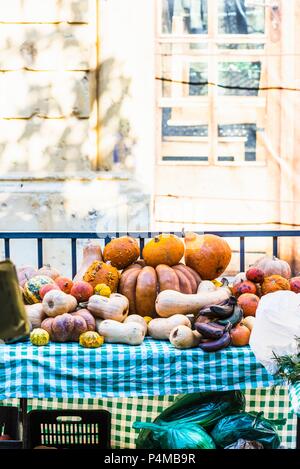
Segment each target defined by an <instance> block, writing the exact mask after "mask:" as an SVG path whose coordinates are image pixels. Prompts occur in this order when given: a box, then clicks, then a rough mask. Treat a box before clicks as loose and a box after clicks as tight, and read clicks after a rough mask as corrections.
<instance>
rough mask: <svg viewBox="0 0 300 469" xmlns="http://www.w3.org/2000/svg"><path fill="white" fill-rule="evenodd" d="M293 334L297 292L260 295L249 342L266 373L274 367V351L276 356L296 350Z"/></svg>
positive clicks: (298, 318)
mask: <svg viewBox="0 0 300 469" xmlns="http://www.w3.org/2000/svg"><path fill="white" fill-rule="evenodd" d="M296 337H300V294H299V293H294V292H292V291H277V292H274V293H269V294H268V295H265V296H263V297H262V298H261V299H260V301H259V305H258V308H257V310H256V320H255V323H254V327H253V329H252V332H251V336H250V341H249V345H250V347H251V349H252V351H253V353H254V355H255V357H256V359H257V360H258V361H259V362H260V363H261V364H262V365H263V366H264V367H265V368H266V369H267V371H268V372H269V373H270V374H275V373H276V372H277V371H278V365H277V363H276V361H275V360H274V353H275V354H276V355H277V356H278V357H281V356H283V355H296V354H297V353H298V351H299V350H298V343H297V340H296Z"/></svg>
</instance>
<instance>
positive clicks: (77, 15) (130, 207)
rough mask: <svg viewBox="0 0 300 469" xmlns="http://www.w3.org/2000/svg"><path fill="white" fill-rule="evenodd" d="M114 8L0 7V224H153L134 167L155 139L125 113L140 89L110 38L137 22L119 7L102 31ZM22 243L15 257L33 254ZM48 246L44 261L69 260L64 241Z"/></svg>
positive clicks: (86, 3)
mask: <svg viewBox="0 0 300 469" xmlns="http://www.w3.org/2000/svg"><path fill="white" fill-rule="evenodd" d="M118 2H119V5H122V4H123V3H124V2H123V1H122V2H120V0H118ZM125 3H126V2H125ZM127 3H128V2H127ZM130 3H132V2H131V0H130ZM140 3H141V2H136V1H135V4H136V5H135V6H136V7H137V8H140V10H141V11H142V7H141V6H139V5H140ZM142 3H144V4H146V3H145V2H142ZM148 4H149V3H148ZM115 7H116V5H115V4H114V5H113V4H112V2H106V1H100V0H43V1H41V0H9V1H8V2H5V7H3V8H1V9H0V230H1V231H107V230H108V231H120V230H124V231H126V230H131V231H134V230H147V229H148V228H149V223H150V221H149V220H150V195H149V194H150V189H149V185H148V186H147V184H146V183H145V181H143V178H141V177H140V176H139V174H141V173H143V170H142V169H143V166H145V168H146V167H147V165H149V161H150V158H149V152H151V151H152V148H151V145H149V144H148V143H147V141H145V139H144V138H143V135H140V133H141V132H143V131H144V132H145V129H144V128H143V127H141V126H140V127H139V128H137V127H136V122H138V125H140V122H139V120H140V119H136V116H135V117H133V119H132V116H131V108H132V107H134V108H135V109H137V108H138V109H140V107H141V106H140V104H141V99H144V96H143V95H141V93H140V90H139V89H138V90H137V93H136V91H135V87H134V84H133V83H132V76H131V73H132V68H131V69H130V67H129V69H128V67H127V66H126V61H127V64H128V63H131V61H132V56H134V57H135V55H136V52H135V51H133V54H132V53H131V52H129V51H128V50H127V51H123V52H124V53H123V56H122V57H120V56H118V48H119V46H120V44H119V43H117V42H115V43H114V46H113V47H112V41H111V38H112V37H116V36H118V34H121V35H122V34H123V35H124V37H125V38H127V40H128V37H129V36H130V34H131V36H132V37H131V39H132V40H133V39H134V30H133V31H132V30H131V31H130V28H131V26H132V25H131V26H130V25H129V24H128V22H127V21H126V18H124V15H123V16H122V18H121V17H120V15H116V17H117V18H118V19H117V20H116V21H114V22H113V21H112V22H111V28H110V29H109V28H108V29H107V30H104V28H103V25H104V24H106V23H107V21H108V20H110V19H113V17H114V15H115V14H116V10H115ZM123 13H124V14H125V15H126V14H127V15H128V17H129V15H131V13H130V12H129V11H127V13H126V8H125V9H124V12H123ZM143 14H144V15H147V12H144V13H143ZM103 15H104V18H103ZM105 15H106V17H105ZM101 23H102V26H101ZM120 25H122V28H123V31H122V30H120ZM131 29H132V28H131ZM104 37H105V38H106V39H104ZM118 37H120V36H118ZM147 40H148V41H151V37H149V35H148V36H147ZM141 47H143V44H141ZM137 55H139V52H137ZM139 73H141V72H139ZM143 73H145V74H146V75H148V71H146V72H143ZM135 78H136V77H135ZM137 80H139V77H137ZM153 86H154V85H153ZM148 99H149V100H150V99H152V98H151V96H149V98H148ZM134 119H135V122H134ZM141 129H142V130H141ZM148 130H149V128H148V129H147V132H148ZM150 138H152V135H151V137H150ZM107 142H108V143H107ZM145 148H146V151H144V150H145ZM147 151H148V154H147ZM120 155H121V156H120ZM152 157H153V156H152ZM137 159H139V163H138V164H137V163H136V161H137ZM141 160H142V161H141ZM143 160H144V163H145V164H144V163H143ZM138 168H139V170H138ZM145 174H146V173H145ZM149 177H150V176H149V171H148V172H147V175H146V178H148V179H149ZM79 245H80V243H79ZM26 246H28V249H27V248H26V249H24V243H23V244H20V243H17V242H14V243H12V249H11V250H12V257H13V258H14V259H15V260H16V262H17V263H18V264H20V263H23V262H27V263H28V262H29V263H30V262H31V259H34V256H35V246H34V243H31V244H30V243H28V244H27V245H26ZM2 251H3V250H2ZM44 251H45V252H44V257H45V262H51V263H54V264H56V265H59V264H61V265H62V266H65V267H66V269H68V268H69V267H68V265H69V264H70V262H69V260H68V255H69V252H70V250H69V247H68V246H67V245H66V244H64V243H60V244H59V247H58V243H55V244H53V243H52V244H51V243H48V245H47V244H45V250H44ZM79 257H80V252H79ZM66 273H68V272H66Z"/></svg>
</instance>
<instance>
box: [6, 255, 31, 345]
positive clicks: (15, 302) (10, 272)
mask: <svg viewBox="0 0 300 469" xmlns="http://www.w3.org/2000/svg"><path fill="white" fill-rule="evenodd" d="M0 303H1V310H0V339H2V340H4V341H5V342H9V341H12V340H17V339H18V338H21V337H23V336H26V334H28V333H29V331H30V324H29V320H28V317H27V313H26V311H25V307H24V304H23V300H22V295H21V291H20V287H19V281H18V277H17V272H16V268H15V266H14V264H13V263H12V262H11V261H9V260H6V261H1V262H0Z"/></svg>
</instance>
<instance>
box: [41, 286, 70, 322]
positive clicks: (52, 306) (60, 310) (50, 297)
mask: <svg viewBox="0 0 300 469" xmlns="http://www.w3.org/2000/svg"><path fill="white" fill-rule="evenodd" d="M42 305H43V311H44V313H45V314H46V315H47V316H49V317H52V318H54V317H55V316H59V315H60V314H65V313H71V312H72V311H74V310H75V309H76V306H77V301H76V298H74V296H72V295H68V294H67V293H64V292H63V291H61V290H50V291H48V293H46V295H45V296H44V298H43V302H42Z"/></svg>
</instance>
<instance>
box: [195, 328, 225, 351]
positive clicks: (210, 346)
mask: <svg viewBox="0 0 300 469" xmlns="http://www.w3.org/2000/svg"><path fill="white" fill-rule="evenodd" d="M230 342H231V338H230V333H229V332H225V333H224V334H223V335H222V337H221V338H220V339H217V340H211V341H209V342H202V343H200V344H199V347H200V348H201V349H202V350H203V351H204V352H217V351H218V350H221V349H223V348H226V347H228V345H229V344H230Z"/></svg>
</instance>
